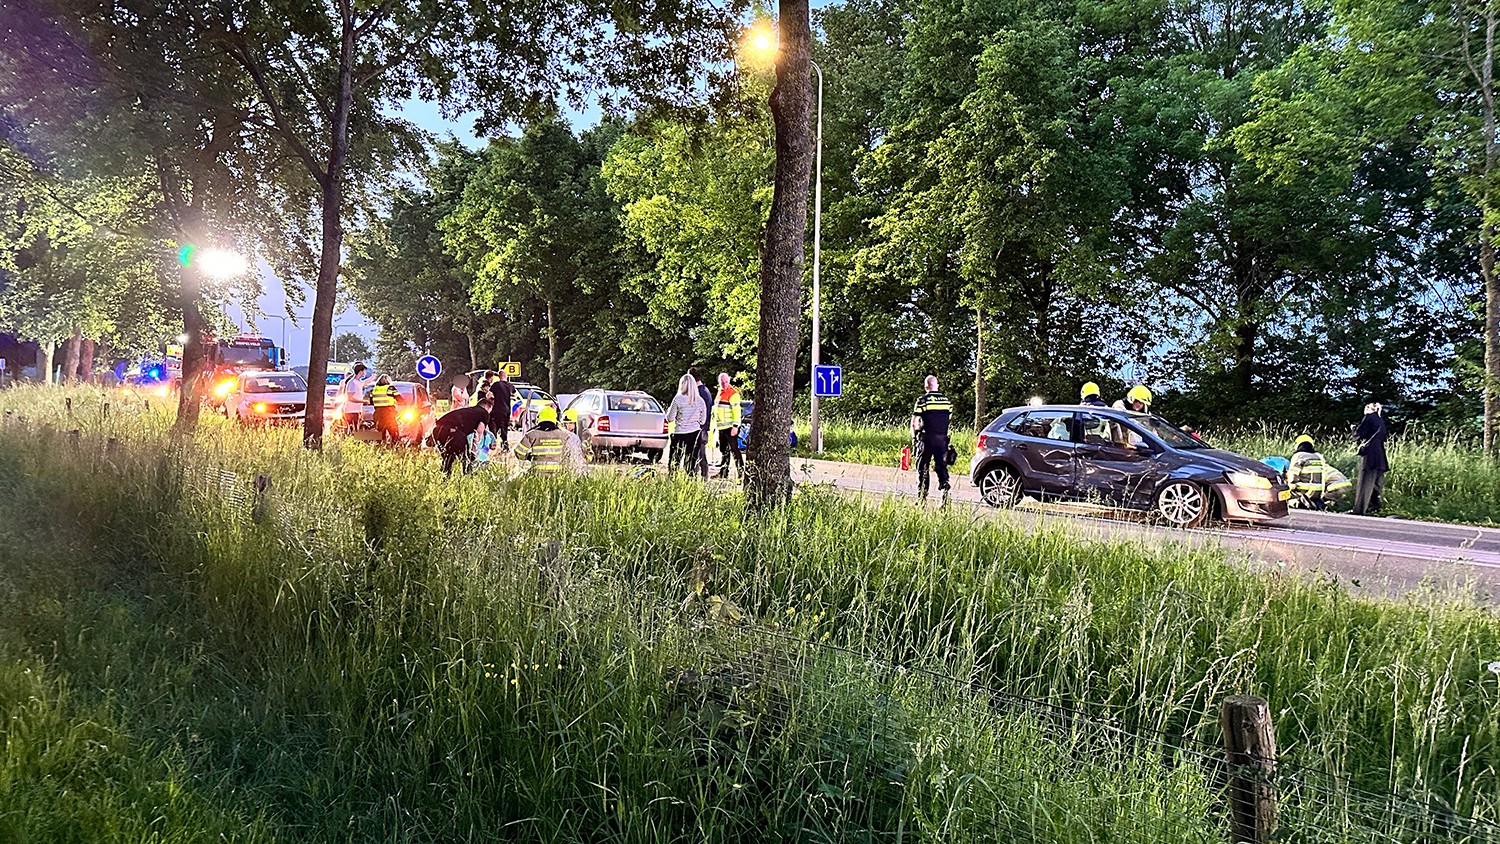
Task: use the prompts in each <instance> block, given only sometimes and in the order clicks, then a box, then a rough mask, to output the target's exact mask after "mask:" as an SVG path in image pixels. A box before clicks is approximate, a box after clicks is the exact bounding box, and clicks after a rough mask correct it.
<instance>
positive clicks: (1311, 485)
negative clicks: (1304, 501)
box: [1286, 453, 1328, 495]
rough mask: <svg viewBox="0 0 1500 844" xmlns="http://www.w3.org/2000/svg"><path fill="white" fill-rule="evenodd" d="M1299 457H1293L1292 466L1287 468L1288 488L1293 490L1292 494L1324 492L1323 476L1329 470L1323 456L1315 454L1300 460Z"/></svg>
mask: <svg viewBox="0 0 1500 844" xmlns="http://www.w3.org/2000/svg"><path fill="white" fill-rule="evenodd" d="M1299 456H1300V455H1293V459H1292V462H1291V464H1290V465H1289V466H1287V470H1286V482H1287V486H1290V487H1291V488H1292V492H1300V493H1303V494H1306V495H1310V494H1312V493H1314V492H1319V493H1320V492H1322V491H1323V476H1324V474H1325V473H1326V472H1327V469H1328V465H1327V464H1326V463H1324V462H1323V457H1322V455H1319V454H1317V453H1313V454H1309V455H1308V456H1307V457H1306V458H1304V459H1300V460H1299V459H1297V458H1298V457H1299Z"/></svg>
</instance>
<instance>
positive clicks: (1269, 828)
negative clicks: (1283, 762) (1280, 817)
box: [1220, 695, 1276, 844]
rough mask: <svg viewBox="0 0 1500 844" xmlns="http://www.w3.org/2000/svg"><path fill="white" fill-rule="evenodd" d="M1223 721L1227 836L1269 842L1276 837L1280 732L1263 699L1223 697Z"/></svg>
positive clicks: (1258, 843)
mask: <svg viewBox="0 0 1500 844" xmlns="http://www.w3.org/2000/svg"><path fill="white" fill-rule="evenodd" d="M1220 723H1221V725H1222V726H1223V728H1224V753H1225V756H1226V758H1227V759H1228V761H1229V840H1230V841H1231V842H1233V844H1241V842H1248V844H1270V842H1271V840H1272V839H1273V838H1274V837H1275V835H1276V783H1275V781H1274V776H1275V774H1276V732H1275V729H1274V727H1273V726H1272V724H1271V705H1270V704H1269V703H1267V702H1266V700H1265V698H1259V697H1254V696H1251V695H1235V696H1234V697H1230V698H1227V699H1225V701H1224V709H1223V713H1222V717H1221V719H1220Z"/></svg>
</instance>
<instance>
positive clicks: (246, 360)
mask: <svg viewBox="0 0 1500 844" xmlns="http://www.w3.org/2000/svg"><path fill="white" fill-rule="evenodd" d="M219 361H220V362H221V363H223V364H225V365H226V366H264V367H267V368H269V367H270V366H271V351H270V349H262V348H260V347H259V346H250V347H246V346H220V347H219Z"/></svg>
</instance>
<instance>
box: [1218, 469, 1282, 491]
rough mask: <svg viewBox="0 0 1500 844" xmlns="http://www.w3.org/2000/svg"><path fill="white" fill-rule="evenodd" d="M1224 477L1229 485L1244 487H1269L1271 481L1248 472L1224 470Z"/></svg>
mask: <svg viewBox="0 0 1500 844" xmlns="http://www.w3.org/2000/svg"><path fill="white" fill-rule="evenodd" d="M1224 479H1225V480H1227V481H1229V483H1230V485H1231V486H1237V487H1243V488H1245V489H1270V488H1271V481H1270V479H1268V478H1262V477H1261V476H1260V475H1252V474H1250V473H1249V472H1225V473H1224Z"/></svg>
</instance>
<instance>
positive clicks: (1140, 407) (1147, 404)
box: [1114, 384, 1151, 413]
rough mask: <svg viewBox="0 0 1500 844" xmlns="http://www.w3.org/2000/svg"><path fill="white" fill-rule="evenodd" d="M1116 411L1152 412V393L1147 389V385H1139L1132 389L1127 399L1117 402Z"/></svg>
mask: <svg viewBox="0 0 1500 844" xmlns="http://www.w3.org/2000/svg"><path fill="white" fill-rule="evenodd" d="M1114 408H1115V410H1133V411H1135V412H1136V413H1150V412H1151V391H1150V390H1148V389H1146V385H1145V384H1137V385H1135V386H1134V387H1131V388H1130V391H1129V392H1127V393H1126V394H1125V398H1123V399H1120V400H1119V401H1116V402H1115V404H1114Z"/></svg>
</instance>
